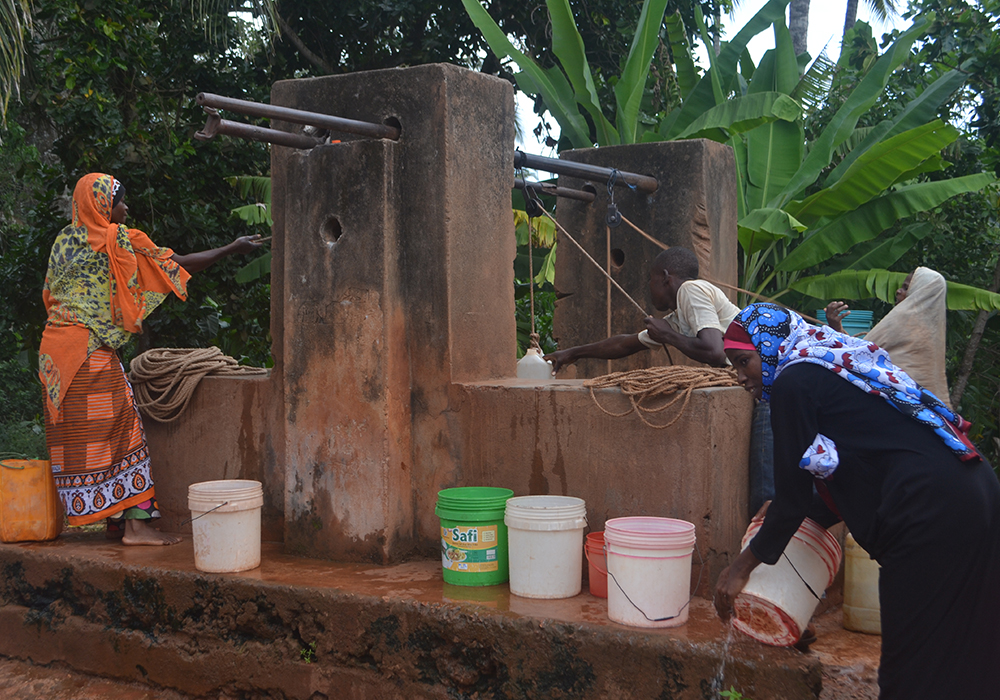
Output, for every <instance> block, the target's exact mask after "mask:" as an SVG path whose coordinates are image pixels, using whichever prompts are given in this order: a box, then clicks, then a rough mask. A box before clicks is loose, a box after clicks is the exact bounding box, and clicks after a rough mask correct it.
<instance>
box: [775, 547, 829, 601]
mask: <svg viewBox="0 0 1000 700" xmlns="http://www.w3.org/2000/svg"><path fill="white" fill-rule="evenodd" d="M781 556H783V557H784V558H785V561H787V562H788V565H789V566H791V567H792V571H794V572H795V575H796V576H798V577H799V580H800V581H802V583H803V584H805V587H806V588H808V589H809V592H810V593H812V595H813V598H815V599H816V600H822V598H821V597H820V596H818V595H816V591H814V590H813V589H812V586H810V585H809V582H808V581H806V580H805V579H804V578H803V577H802V574H800V573H799V570H798V569H796V568H795V564H793V563H792V560H791V559H789V558H788V555H787V554H785V553H784V552H782V553H781ZM824 595H825V593H824Z"/></svg>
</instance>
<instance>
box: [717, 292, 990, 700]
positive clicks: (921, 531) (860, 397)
mask: <svg viewBox="0 0 1000 700" xmlns="http://www.w3.org/2000/svg"><path fill="white" fill-rule="evenodd" d="M724 342H725V348H726V355H727V356H728V357H729V359H730V361H731V362H732V363H733V366H734V367H735V368H736V370H737V372H738V375H739V381H740V383H741V384H742V385H743V387H744V388H745V389H746V390H747V391H749V392H751V393H752V394H753V395H754V397H755V398H758V399H761V400H764V401H770V402H771V424H772V427H773V430H774V479H775V497H774V501H773V502H772V503H771V505H770V508H768V510H767V514H766V515H765V517H764V523H763V525H762V526H761V528H760V531H759V532H758V533H757V535H756V536H755V537H754V539H753V540H751V542H750V543H749V545H748V546H747V548H746V549H745V550H744V551H743V552H741V553H740V554H739V555H738V556H737V557H736V559H735V560H734V561H733V563H732V564H731V565H730V566H729V567H728V568H727V569H725V570H724V571H723V572H722V574H721V575H720V576H719V581H718V584H717V586H716V592H715V607H716V610H717V611H718V613H719V616H720V617H721V618H722V619H723V620H724V621H728V620H729V619H730V617H731V616H732V614H733V601H734V599H735V598H736V596H737V595H738V594H739V593H740V591H742V590H743V587H744V586H745V585H746V583H747V579H748V578H749V576H750V572H751V571H753V569H754V568H755V567H756V566H757V565H759V564H760V563H761V562H764V563H767V564H774V563H775V562H777V560H778V558H779V557H780V556H781V554H782V552H783V551H784V549H785V546H786V545H787V544H788V542H789V540H790V539H791V538H792V535H793V534H794V533H795V531H796V530H797V529H798V527H799V525H800V524H801V523H802V519H803V517H804V516H805V515H806V514H807V512H808V510H809V508H810V506H811V504H812V495H813V484H814V483H815V484H816V485H817V489H818V490H819V492H820V494H821V495H822V496H823V497H824V500H827V501H828V505H830V506H831V507H833V508H835V509H836V510H837V511H838V512H839V515H840V516H841V517H842V518H843V520H844V522H845V523H846V524H847V526H848V527H849V528H850V530H851V533H852V534H853V535H854V538H855V539H856V540H857V541H858V544H860V545H861V546H862V547H863V548H864V549H865V550H866V551H867V552H868V553H869V554H871V556H872V557H873V558H874V559H876V560H877V561H878V562H879V563H880V564H881V565H882V569H881V573H880V577H879V595H880V599H881V618H882V658H881V664H880V668H879V687H880V695H879V697H880V698H882V699H883V700H890V699H891V700H904V699H905V700H919V699H921V698H926V700H942V699H943V698H986V697H996V694H997V692H998V690H997V689H998V688H1000V483H998V482H997V478H996V476H995V475H994V474H993V470H992V468H991V467H990V465H989V464H988V463H987V462H986V461H985V460H983V459H982V457H981V456H980V455H979V453H978V452H977V451H976V449H975V447H973V445H972V444H971V443H970V442H969V440H968V438H967V437H966V433H967V431H968V428H969V424H968V423H967V422H966V421H964V420H963V419H962V418H961V416H959V415H957V414H956V413H954V412H953V411H951V409H949V408H948V407H947V406H945V405H944V404H943V403H942V402H941V401H940V400H938V398H937V397H936V396H934V395H933V394H932V393H930V392H929V391H927V390H925V389H923V388H922V387H921V386H920V385H918V384H917V383H916V382H914V381H913V380H912V379H910V377H909V376H908V375H907V374H906V373H905V372H903V371H901V370H899V369H898V368H897V367H895V366H894V365H893V364H892V363H891V362H890V360H889V356H888V355H887V354H886V353H885V351H884V350H882V349H881V348H879V347H878V346H877V345H873V344H870V343H868V342H866V341H864V340H861V339H858V338H851V337H850V336H847V335H844V334H841V333H835V332H830V330H828V329H824V328H818V327H816V326H811V325H809V324H807V323H805V322H804V321H803V320H802V319H801V318H800V317H799V316H798V315H797V314H795V313H794V312H791V311H788V310H785V309H782V308H780V307H777V306H775V305H772V304H752V305H750V306H748V307H747V308H745V309H743V310H742V311H741V312H740V314H739V315H738V316H737V317H736V319H735V320H734V321H733V323H732V324H731V325H730V326H729V329H728V330H727V331H726V335H725V341H724Z"/></svg>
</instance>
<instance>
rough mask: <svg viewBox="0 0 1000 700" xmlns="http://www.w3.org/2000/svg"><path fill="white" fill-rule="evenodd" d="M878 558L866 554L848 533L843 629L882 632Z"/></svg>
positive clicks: (845, 543)
mask: <svg viewBox="0 0 1000 700" xmlns="http://www.w3.org/2000/svg"><path fill="white" fill-rule="evenodd" d="M879 568H880V567H879V565H878V562H877V561H875V560H874V559H872V558H871V557H870V556H868V552H866V551H865V550H863V549H862V548H861V545H859V544H858V543H857V541H856V540H855V539H854V537H852V536H851V533H847V539H846V540H845V542H844V629H849V630H853V631H855V632H865V633H866V634H882V615H881V610H882V606H881V604H880V603H879V599H878V576H879Z"/></svg>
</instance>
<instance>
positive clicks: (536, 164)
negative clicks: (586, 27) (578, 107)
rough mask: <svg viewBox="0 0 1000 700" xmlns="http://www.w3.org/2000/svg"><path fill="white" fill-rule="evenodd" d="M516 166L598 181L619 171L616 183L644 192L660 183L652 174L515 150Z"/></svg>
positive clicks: (605, 179)
mask: <svg viewBox="0 0 1000 700" xmlns="http://www.w3.org/2000/svg"><path fill="white" fill-rule="evenodd" d="M514 167H515V168H531V169H533V170H544V171H546V172H549V173H557V174H559V175H569V176H571V177H578V178H581V179H583V180H597V181H598V182H608V181H609V180H610V179H611V176H612V174H615V173H617V179H616V181H615V184H616V185H626V186H629V185H630V186H633V187H635V188H636V189H638V190H640V191H642V192H656V188H657V187H659V186H660V183H659V182H657V181H656V178H655V177H652V176H651V175H639V174H638V173H627V172H625V171H623V170H615V169H614V168H602V167H600V166H598V165H590V164H588V163H574V162H573V161H570V160H562V159H561V158H546V157H545V156H536V155H535V154H533V153H525V152H524V151H514Z"/></svg>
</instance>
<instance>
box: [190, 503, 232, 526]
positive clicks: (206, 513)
mask: <svg viewBox="0 0 1000 700" xmlns="http://www.w3.org/2000/svg"><path fill="white" fill-rule="evenodd" d="M228 505H229V501H224V502H222V503H220V504H219V505H217V506H215V508H212V510H219V508H221V507H222V506H228ZM212 510H206V511H205V512H204V513H202V514H201V515H199V516H198V517H196V518H188V519H187V520H185V521H184V522H182V523H181V525H187V524H188V523H189V522H191V521H192V520H197V519H198V518H200V517H202V515H208V514H209V513H211V512H212Z"/></svg>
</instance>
